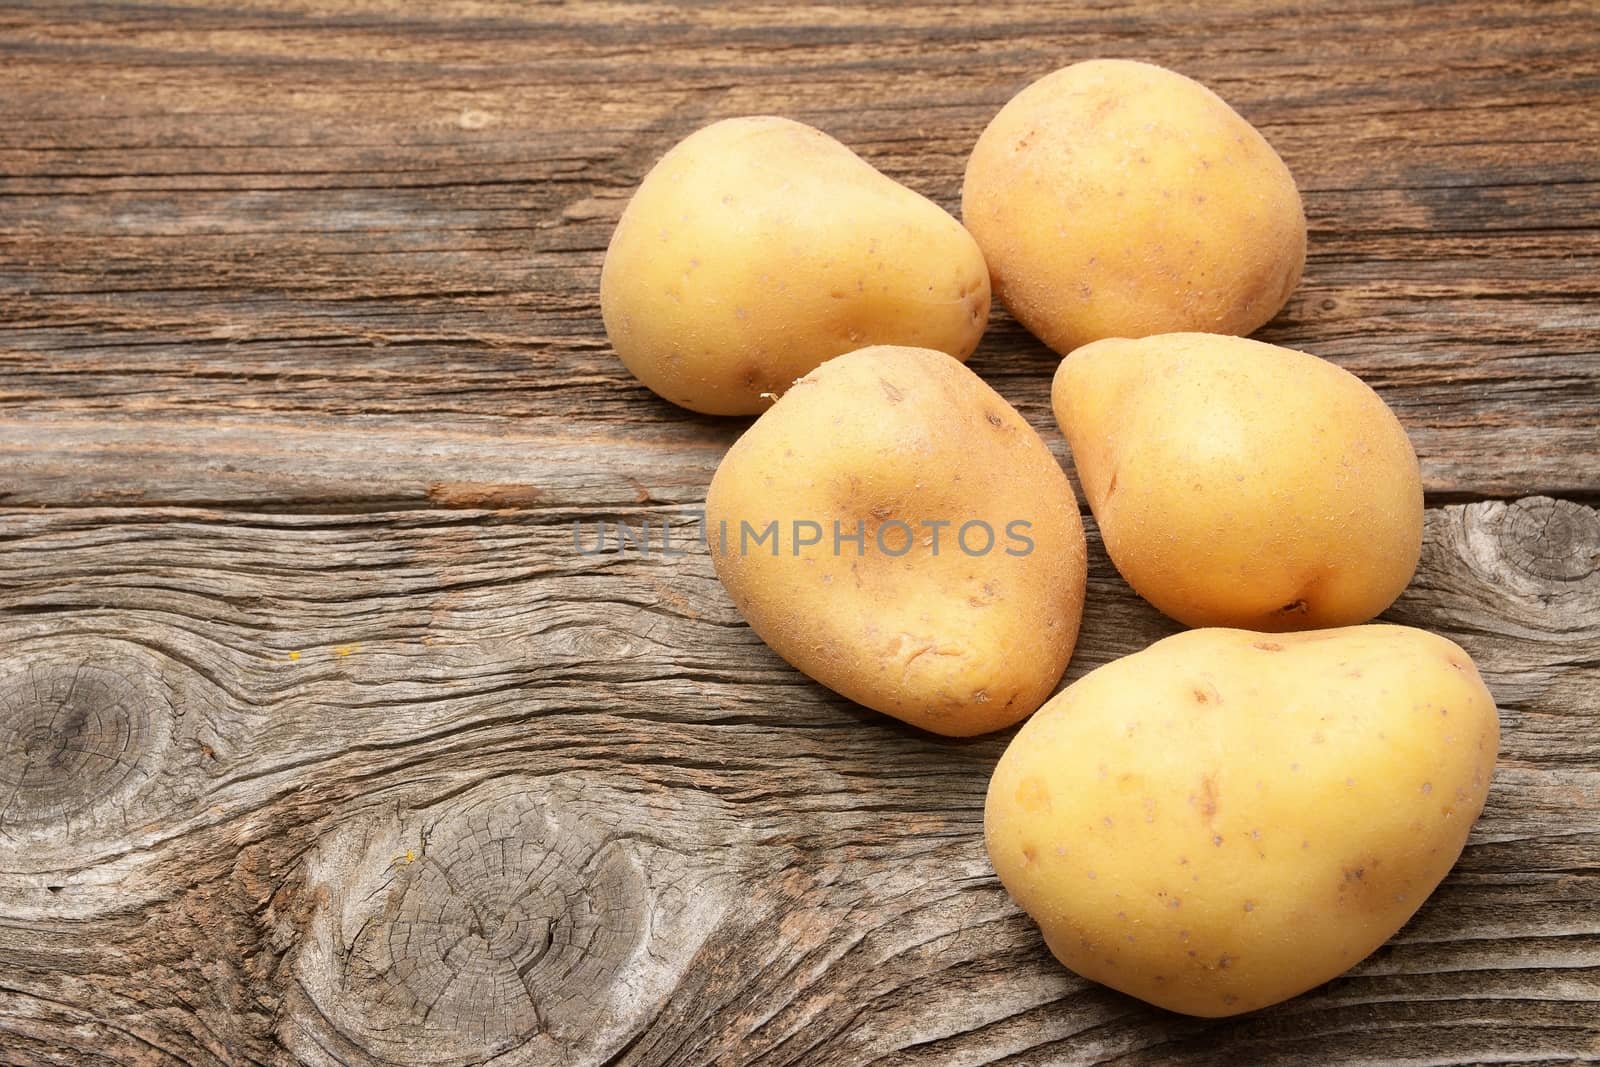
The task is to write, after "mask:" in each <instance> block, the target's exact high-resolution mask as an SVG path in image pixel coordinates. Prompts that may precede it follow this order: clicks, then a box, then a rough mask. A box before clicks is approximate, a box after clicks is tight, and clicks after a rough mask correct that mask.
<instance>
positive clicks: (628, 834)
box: [0, 498, 1600, 1064]
mask: <svg viewBox="0 0 1600 1067" xmlns="http://www.w3.org/2000/svg"><path fill="white" fill-rule="evenodd" d="M674 514H677V512H676V509H662V508H657V507H648V506H647V507H641V508H638V509H636V510H634V511H631V512H629V513H627V516H626V517H627V519H628V520H629V521H631V522H632V523H633V524H634V525H636V526H637V525H639V524H641V523H642V522H643V521H644V519H645V518H647V517H652V516H653V517H655V518H656V519H658V520H666V519H670V517H671V516H672V515H674ZM3 529H4V531H5V542H4V546H3V547H4V551H3V552H0V589H3V590H4V593H3V594H0V642H3V646H4V647H5V648H6V649H8V650H9V651H10V652H11V653H12V655H11V656H9V657H8V663H7V665H6V666H5V667H4V668H3V669H0V700H3V703H0V722H3V723H4V729H5V734H4V738H3V740H0V786H3V791H4V806H3V808H0V901H3V902H4V916H3V918H0V976H3V977H0V1047H8V1048H9V1049H10V1050H11V1052H12V1055H13V1058H14V1060H15V1061H17V1062H26V1063H68V1062H75V1058H74V1055H73V1054H72V1050H73V1049H74V1048H93V1049H94V1050H96V1051H97V1052H99V1053H101V1054H103V1055H105V1056H107V1057H108V1058H111V1059H114V1060H126V1061H137V1062H187V1063H224V1062H226V1063H247V1062H287V1061H291V1060H298V1061H301V1062H307V1063H356V1064H375V1063H450V1064H475V1063H484V1062H491V1061H492V1062H494V1063H497V1064H499V1063H506V1064H515V1063H535V1064H538V1063H556V1062H574V1063H595V1062H602V1061H605V1060H607V1059H608V1058H613V1059H614V1062H619V1063H630V1064H691V1063H696V1064H698V1063H758V1062H759V1063H792V1064H814V1063H826V1064H835V1063H837V1064H853V1063H866V1062H880V1063H901V1062H904V1063H911V1062H919V1063H920V1062H931V1063H951V1064H954V1063H984V1062H1021V1063H1056V1062H1073V1063H1090V1062H1118V1061H1123V1060H1125V1061H1130V1062H1170V1061H1181V1062H1208V1061H1210V1060H1211V1059H1212V1058H1213V1056H1214V1055H1217V1054H1222V1053H1226V1055H1228V1056H1230V1057H1234V1058H1237V1057H1238V1056H1248V1057H1251V1058H1255V1057H1258V1056H1261V1057H1265V1056H1269V1055H1270V1056H1271V1057H1272V1058H1275V1059H1283V1060H1288V1061H1298V1062H1308V1063H1309V1062H1319V1063H1327V1062H1340V1061H1344V1060H1346V1059H1350V1060H1356V1061H1363V1062H1372V1063H1392V1062H1397V1061H1399V1060H1406V1059H1409V1060H1416V1061H1419V1062H1420V1061H1428V1062H1444V1061H1453V1060H1479V1059H1492V1058H1495V1056H1498V1055H1504V1056H1506V1057H1511V1058H1518V1059H1535V1060H1536V1059H1541V1058H1542V1059H1546V1060H1550V1061H1558V1060H1565V1059H1571V1058H1593V1057H1594V1056H1596V1055H1597V1054H1600V1046H1597V1045H1596V1043H1595V1042H1596V1039H1597V1037H1600V1030H1597V1029H1596V1026H1595V1019H1594V1007H1595V1004H1596V1003H1597V1002H1600V864H1597V862H1596V860H1597V859H1600V771H1597V770H1596V766H1597V764H1600V704H1597V702H1596V700H1595V697H1594V694H1595V692H1596V690H1597V688H1600V657H1597V656H1596V650H1597V649H1600V512H1596V511H1595V510H1594V509H1592V508H1588V507H1582V506H1579V505H1574V504H1569V503H1564V502H1557V501H1552V500H1549V499H1544V498H1532V499H1527V500H1523V501H1519V502H1517V503H1514V504H1509V505H1508V504H1504V503H1498V502H1487V503H1481V504H1474V505H1470V506H1450V507H1445V508H1442V509H1436V510H1433V511H1430V512H1429V514H1428V526H1427V547H1426V552H1425V555H1424V560H1423V564H1422V567H1421V571H1420V573H1419V575H1418V578H1417V581H1416V582H1415V584H1414V585H1413V587H1412V589H1411V591H1410V592H1408V593H1407V594H1406V596H1405V597H1404V598H1403V599H1402V600H1401V601H1400V603H1399V604H1398V605H1397V606H1396V607H1395V608H1394V610H1393V611H1392V612H1391V613H1390V615H1389V617H1390V618H1392V619H1394V620H1396V621H1400V622H1405V623H1412V624H1417V625H1426V626H1429V627H1432V628H1435V629H1438V630H1440V631H1441V632H1443V633H1445V634H1447V635H1449V636H1451V637H1452V638H1454V639H1455V640H1457V641H1459V642H1460V643H1461V644H1462V645H1463V646H1464V647H1466V648H1467V649H1468V651H1470V652H1471V653H1472V655H1473V656H1474V658H1475V659H1476V660H1477V662H1478V663H1479V664H1480V665H1481V667H1482V669H1483V672H1484V675H1485V678H1486V680H1487V681H1488V683H1489V685H1490V687H1491V689H1492V690H1493V691H1494V693H1495V695H1496V697H1497V699H1498V702H1499V704H1500V706H1501V710H1502V717H1503V722H1504V729H1505V735H1504V740H1503V743H1502V758H1501V763H1500V768H1499V771H1498V774H1497V777H1496V780H1495V783H1494V787H1493V790H1492V793H1491V796H1490V801H1489V805H1488V809H1487V811H1486V813H1485V815H1484V817H1483V819H1482V821H1481V822H1480V823H1479V825H1478V827H1477V828H1476V830H1475V831H1474V833H1473V836H1472V839H1471V842H1470V843H1469V845H1468V848H1467V850H1466V852H1465V854H1464V855H1463V857H1462V860H1461V862H1460V864H1459V866H1458V867H1457V869H1456V870H1455V872H1454V873H1453V874H1452V875H1451V876H1450V877H1449V879H1448V880H1447V881H1446V883H1445V884H1444V886H1443V887H1442V888H1441V889H1440V890H1439V891H1438V892H1437V893H1436V894H1435V895H1434V897H1433V898H1432V899H1431V900H1430V901H1429V902H1428V903H1427V904H1426V905H1425V906H1424V907H1423V909H1422V911H1421V912H1420V913H1419V914H1418V916H1417V917H1416V918H1415V919H1414V920H1413V921H1412V922H1411V923H1410V924H1409V925H1408V926H1407V927H1406V928H1405V929H1404V930H1402V931H1401V933H1400V934H1399V935H1398V936H1397V937H1396V938H1395V939H1393V940H1392V941H1391V942H1390V943H1389V944H1388V945H1386V946H1385V947H1384V948H1383V949H1381V950H1379V952H1378V953H1377V954H1376V955H1374V956H1373V957H1372V958H1370V959H1369V960H1367V961H1366V962H1365V963H1363V964H1362V965H1361V966H1359V967H1358V968H1357V969H1356V970H1355V971H1353V972H1352V973H1351V974H1349V975H1347V976H1345V977H1342V978H1340V979H1338V980H1337V981H1335V982H1333V983H1330V984H1329V985H1327V986H1325V987H1323V988H1321V989H1319V990H1317V991H1315V992H1313V993H1311V994H1308V995H1306V996H1304V997H1300V998H1297V999H1296V1000H1294V1001H1292V1002H1290V1003H1288V1004H1286V1005H1283V1006H1281V1007H1279V1008H1274V1009H1270V1010H1268V1011H1265V1012H1261V1013H1258V1014H1256V1015H1252V1016H1249V1017H1245V1018H1242V1019H1238V1020H1233V1021H1223V1022H1202V1021H1198V1020H1187V1019H1182V1018H1179V1017H1177V1016H1171V1015H1167V1014H1165V1013H1162V1012H1159V1011H1157V1010H1155V1009H1152V1008H1148V1007H1146V1006H1144V1005H1141V1004H1139V1003H1137V1002H1135V1001H1133V1000H1131V999H1129V998H1126V997H1123V996H1121V995H1119V994H1115V993H1111V992H1109V991H1107V990H1104V989H1101V988H1098V987H1093V986H1090V985H1088V984H1087V983H1084V982H1082V981H1079V980H1076V979H1074V978H1073V977H1071V976H1070V975H1069V974H1067V973H1066V972H1065V971H1063V970H1062V969H1061V968H1060V967H1059V966H1057V965H1056V964H1055V963H1054V961H1052V960H1051V959H1050V958H1049V956H1048V955H1047V953H1046V952H1045V950H1044V948H1043V947H1042V945H1041V943H1040V941H1039V938H1038V936H1037V934H1036V932H1035V931H1034V929H1033V927H1032V925H1031V924H1030V923H1029V922H1028V921H1027V920H1026V918H1025V917H1023V916H1022V915H1021V914H1020V913H1019V912H1018V911H1017V909H1016V908H1015V907H1014V906H1013V905H1011V904H1010V903H1009V901H1008V900H1007V898H1006V896H1005V894H1004V892H1003V891H1002V890H1001V889H1000V886H999V884H998V882H997V880H996V879H995V877H994V875H993V873H992V872H991V871H990V869H989V866H988V863H987V860H986V858H985V856H984V852H983V844H982V808H983V794H984V789H985V787H986V785H987V779H988V772H989V769H990V768H991V767H992V765H993V763H994V761H995V759H996V758H997V757H998V755H999V753H1000V751H1001V749H1002V747H1003V745H1004V744H1005V740H1006V737H1005V736H1004V735H1002V736H996V737H990V738H985V739H979V740H976V741H968V742H961V741H949V740H943V739H939V738H935V737H932V736H929V735H925V734H922V733H919V732H917V731H914V730H912V729H910V728H907V727H904V726H901V725H899V724H897V723H895V722H893V721H892V720H889V719H887V718H885V717H883V716H879V715H876V714H873V713H871V712H867V711H865V710H863V709H860V708H858V707H856V706H855V705H852V704H850V703H848V702H846V701H844V700H842V699H840V698H837V697H834V696H832V695H831V694H829V693H828V692H826V691H825V690H823V689H821V688H820V687H818V686H816V685H814V684H811V683H810V682H808V681H806V680H805V679H804V678H802V677H800V676H798V675H797V674H795V673H794V672H793V671H792V670H790V669H789V668H788V667H787V666H785V665H784V664H783V663H782V661H780V660H779V659H778V658H777V657H776V656H775V655H773V654H772V653H771V652H770V651H769V650H768V649H767V648H766V647H765V646H763V645H762V644H761V643H760V642H759V641H758V640H756V639H755V638H754V637H753V636H752V635H751V634H750V632H749V630H748V629H747V628H745V627H744V626H743V625H742V624H741V623H740V621H739V619H738V617H737V615H736V614H735V613H734V611H733V610H732V608H731V606H730V605H729V603H728V601H727V598H726V597H725V595H724V594H723V593H722V591H721V589H720V587H719V586H718V585H717V582H716V580H715V577H714V575H713V572H712V570H711V566H710V561H709V558H708V556H707V555H706V553H705V552H704V551H703V549H701V550H698V551H689V552H687V553H686V554H685V555H682V556H676V557H670V558H667V557H660V556H649V557H646V556H641V555H639V554H637V553H633V552H626V553H625V552H620V551H618V550H617V549H616V548H615V546H614V545H613V546H612V547H611V548H610V549H608V550H607V551H606V552H604V553H598V554H593V555H584V554H581V553H579V552H578V551H577V550H576V548H575V547H574V544H573V530H572V521H571V519H569V518H567V517H564V516H560V515H557V514H554V513H551V512H548V511H542V510H539V509H521V510H513V511H492V512H491V511H459V510H457V511H450V512H439V511H410V512H397V513H384V514H374V515H364V516H348V515H344V516H295V515H265V514H252V513H240V512H214V511H203V510H188V509H184V510H171V509H148V508H146V509H110V510H108V509H93V508H85V509H53V510H46V511H19V510H11V511H7V512H6V513H4V524H3ZM679 531H680V534H684V530H683V528H682V527H680V528H679ZM1091 532H1092V531H1091ZM586 540H587V539H586ZM1091 560H1092V574H1091V579H1090V600H1089V610H1088V615H1087V618H1086V620H1085V625H1084V631H1083V639H1082V643H1081V645H1080V650H1079V652H1078V655H1077V656H1076V657H1075V659H1074V661H1073V664H1072V667H1071V668H1070V669H1069V672H1068V679H1069V680H1070V679H1072V678H1076V677H1079V676H1081V675H1082V674H1083V673H1084V672H1085V671H1087V670H1089V669H1091V668H1092V667H1094V666H1096V665H1098V664H1101V663H1104V662H1107V661H1109V660H1110V659H1112V658H1114V657H1116V656H1119V655H1124V654H1127V653H1129V652H1132V651H1135V650H1137V649H1139V648H1141V647H1143V646H1144V645H1145V644H1147V643H1148V642H1150V641H1151V640H1154V639H1155V638H1157V637H1159V636H1162V635H1164V634H1166V633H1168V632H1171V629H1172V624H1170V623H1169V622H1167V621H1166V620H1164V619H1162V618H1161V617H1160V616H1159V615H1157V614H1156V613H1155V611H1154V610H1153V609H1151V608H1149V607H1148V606H1146V605H1144V604H1143V603H1142V602H1140V601H1138V600H1137V598H1135V597H1134V596H1133V595H1132V594H1131V593H1129V592H1128V591H1127V589H1126V587H1125V586H1123V585H1122V583H1121V581H1120V579H1118V578H1117V577H1116V575H1115V573H1114V571H1113V570H1112V569H1111V567H1110V565H1109V563H1108V562H1107V560H1106V559H1105V556H1104V553H1103V551H1102V550H1101V548H1100V546H1099V543H1098V539H1097V538H1095V539H1092V541H1091Z"/></svg>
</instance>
